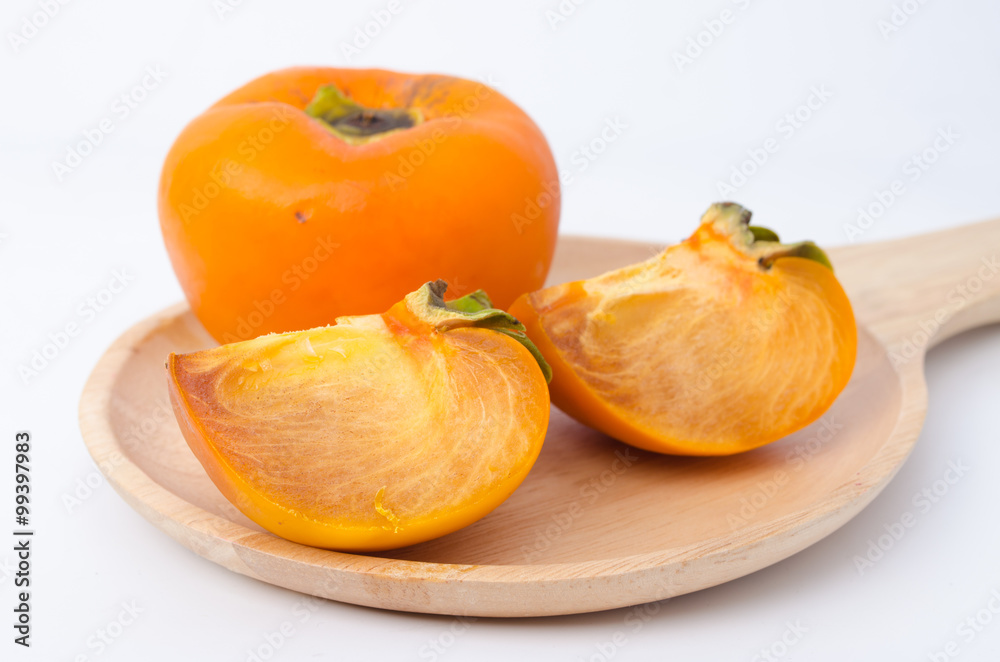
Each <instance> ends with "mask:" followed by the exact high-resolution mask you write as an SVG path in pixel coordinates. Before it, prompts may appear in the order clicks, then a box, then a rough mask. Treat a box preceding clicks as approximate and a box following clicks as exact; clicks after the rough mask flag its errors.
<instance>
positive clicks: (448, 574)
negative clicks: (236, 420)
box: [80, 220, 1000, 616]
mask: <svg viewBox="0 0 1000 662" xmlns="http://www.w3.org/2000/svg"><path fill="white" fill-rule="evenodd" d="M652 250H653V247H652V246H650V245H647V244H641V243H633V242H622V241H612V240H598V239H586V238H578V237H562V238H561V240H560V244H559V249H558V251H557V255H556V261H555V265H554V267H553V270H552V274H551V276H550V282H562V281H566V280H571V279H577V278H582V277H587V276H592V275H595V274H597V273H600V272H603V271H606V270H608V269H611V268H614V267H618V266H621V265H624V264H628V263H630V262H634V261H637V260H640V259H645V258H646V257H648V256H649V255H651V251H652ZM830 253H831V257H832V259H833V262H834V265H835V266H836V268H837V273H838V276H839V277H840V278H841V281H842V282H843V283H844V285H845V288H846V289H847V291H848V293H849V294H850V296H851V299H852V301H853V303H854V305H855V310H856V313H857V316H858V319H859V323H860V329H859V350H858V362H857V366H856V368H855V371H854V375H853V377H852V379H851V382H850V384H849V385H848V387H847V389H846V390H845V391H844V393H843V394H842V395H841V397H840V398H839V399H838V400H837V402H836V403H835V404H834V405H833V407H832V408H831V410H830V411H829V412H828V413H827V414H826V415H825V416H824V417H823V418H822V419H821V420H820V421H819V422H817V423H815V424H814V425H812V426H810V427H809V428H807V429H805V430H802V431H800V432H798V433H796V434H794V435H792V436H790V437H787V438H785V439H783V440H781V441H779V442H776V443H774V444H771V445H770V446H766V447H764V448H761V449H758V450H755V451H752V452H749V453H744V454H742V455H737V456H734V457H728V458H676V457H666V456H657V455H655V454H652V453H647V452H642V451H637V450H634V449H631V448H629V447H627V446H625V445H623V444H620V443H618V442H615V441H613V440H611V439H609V438H607V437H604V436H603V435H601V434H599V433H597V432H594V431H592V430H589V429H588V428H585V427H583V426H581V425H579V424H577V423H576V422H574V421H573V420H571V419H569V418H567V417H566V416H565V415H563V414H562V413H561V412H559V411H558V410H555V409H554V410H553V412H552V421H551V426H550V429H549V434H548V437H547V438H546V442H545V446H544V448H543V450H542V453H541V456H540V457H539V460H538V462H537V464H536V465H535V467H534V469H533V470H532V472H531V474H530V475H529V476H528V478H527V480H526V481H525V482H524V484H523V485H522V486H521V487H520V488H519V489H518V490H517V491H516V492H515V493H514V495H513V496H512V497H511V498H510V499H509V500H508V501H507V502H505V503H504V504H503V505H501V506H500V507H499V508H498V509H497V510H496V511H494V512H493V513H492V514H490V515H488V516H487V517H486V518H484V519H483V520H481V521H479V522H477V523H476V524H474V525H472V526H470V527H468V528H466V529H464V530H461V531H458V532H456V533H453V534H451V535H449V536H446V537H444V538H440V539H438V540H434V541H431V542H428V543H424V544H421V545H416V546H413V547H409V548H406V549H402V550H396V551H394V552H385V553H381V554H377V555H375V554H370V555H356V554H343V553H339V552H332V551H326V550H321V549H314V548H310V547H305V546H302V545H298V544H295V543H291V542H288V541H286V540H282V539H280V538H277V537H275V536H273V535H271V534H269V533H266V532H263V531H262V530H261V529H260V528H259V527H257V526H256V525H255V524H253V523H252V522H250V521H249V520H248V519H246V518H245V517H244V516H243V515H242V514H241V513H239V512H238V511H236V509H235V508H233V507H232V506H231V505H230V504H229V503H228V502H227V501H226V500H225V499H224V498H223V497H222V495H221V494H220V493H219V491H218V490H217V489H216V488H215V486H214V485H213V484H212V482H211V481H210V480H209V479H208V477H207V475H206V474H205V472H204V471H203V470H202V468H201V466H200V465H199V464H198V462H197V460H196V459H195V457H194V456H193V455H192V453H191V452H190V450H189V449H188V447H187V445H186V444H185V442H184V440H183V438H182V437H181V433H180V431H179V430H178V428H177V425H176V423H175V421H174V418H173V414H172V412H171V411H170V405H169V402H168V399H167V392H166V384H165V377H164V371H163V362H164V359H165V358H166V356H167V354H168V353H169V352H187V351H192V350H196V349H201V348H204V347H208V346H211V345H212V344H213V342H212V341H211V339H210V338H209V337H208V336H207V334H206V333H205V332H204V331H203V330H202V328H201V327H200V325H199V324H198V322H197V321H196V320H195V319H194V318H193V317H192V315H191V314H190V312H189V311H188V309H187V307H186V306H185V305H178V306H174V307H172V308H169V309H167V310H165V311H163V312H162V313H160V314H158V315H155V316H154V317H152V318H150V319H148V320H145V321H143V322H141V323H140V324H138V325H136V326H135V327H134V328H132V329H131V330H130V331H128V332H127V333H125V334H124V335H123V336H122V337H121V338H119V339H118V340H117V341H116V342H115V343H114V344H113V345H112V346H111V347H110V348H109V349H108V351H107V352H106V353H105V355H104V356H103V357H102V359H101V360H100V362H99V363H98V364H97V366H96V367H95V369H94V372H93V374H92V375H91V377H90V380H89V381H88V383H87V385H86V387H85V389H84V392H83V396H82V398H81V402H80V426H81V429H82V432H83V438H84V441H85V443H86V444H87V447H88V449H89V450H90V453H91V455H92V456H93V458H94V460H95V461H96V462H97V464H98V466H99V467H100V468H101V470H102V471H103V472H104V474H105V476H106V477H107V479H108V482H109V483H110V484H111V485H113V486H114V488H115V489H116V490H117V491H118V493H119V494H120V495H121V496H122V497H123V498H124V499H125V500H126V501H127V502H128V503H129V505H131V506H132V507H133V508H135V509H136V510H137V511H138V512H139V513H141V514H142V515H143V516H144V517H145V518H146V519H148V520H149V521H150V522H152V523H153V524H154V525H155V526H157V527H158V528H160V529H162V530H163V531H164V532H166V533H167V534H168V535H170V536H171V537H173V538H174V539H176V540H177V541H178V542H180V543H181V544H183V545H184V546H186V547H188V548H189V549H191V550H193V551H194V552H195V553H197V554H200V555H201V556H203V557H205V558H207V559H209V560H211V561H213V562H215V563H217V564H219V565H221V566H223V567H225V568H228V569H230V570H233V571H235V572H239V573H242V574H245V575H247V576H250V577H254V578H256V579H259V580H262V581H266V582H270V583H272V584H276V585H279V586H284V587H287V588H290V589H293V590H296V591H301V592H303V593H309V594H312V595H317V596H321V597H325V598H330V599H333V600H340V601H343V602H350V603H355V604H361V605H369V606H374V607H381V608H386V609H397V610H405V611H416V612H426V613H441V614H455V615H468V616H535V615H549V614H570V613H578V612H588V611H598V610H603V609H611V608H615V607H622V606H627V605H633V604H639V603H643V602H648V601H652V600H659V599H663V598H667V597H670V596H674V595H680V594H683V593H688V592H691V591H696V590H699V589H702V588H707V587H709V586H714V585H717V584H720V583H722V582H726V581H729V580H731V579H735V578H737V577H741V576H743V575H746V574H748V573H751V572H754V571H755V570H758V569H760V568H763V567H765V566H768V565H771V564H773V563H776V562H778V561H780V560H782V559H784V558H787V557H788V556H790V555H792V554H794V553H796V552H798V551H800V550H802V549H804V548H805V547H807V546H809V545H811V544H813V543H815V542H816V541H818V540H820V539H821V538H823V537H824V536H826V535H828V534H830V533H831V532H833V531H834V530H836V529H837V528H838V527H840V526H841V525H842V524H844V523H845V522H847V521H848V520H849V519H850V518H851V517H853V516H854V515H856V514H857V513H858V512H860V511H861V509H862V508H864V507H865V506H866V505H867V504H868V503H869V502H870V501H871V500H872V499H873V498H875V496H876V495H877V494H878V493H879V492H880V491H881V490H882V488H883V487H884V486H885V485H886V483H887V482H888V481H889V480H890V479H891V478H892V476H893V475H894V474H895V473H896V471H897V470H898V468H899V466H900V465H901V464H902V462H903V461H904V460H905V458H906V456H907V455H908V454H909V452H910V450H911V448H912V446H913V444H914V442H915V441H916V439H917V435H918V433H919V431H920V427H921V425H922V423H923V418H924V413H925V410H926V397H927V396H926V390H925V387H924V380H923V356H924V353H925V351H926V349H927V348H928V347H930V346H933V345H934V344H935V343H937V342H940V341H941V340H943V339H944V338H946V337H949V336H951V335H953V334H955V333H958V332H960V331H962V330H965V329H968V328H971V327H973V326H976V325H980V324H986V323H990V322H996V321H1000V273H995V272H994V271H993V270H992V269H995V268H996V267H995V264H996V262H995V261H996V259H998V258H1000V220H998V221H990V222H987V223H980V224H977V225H971V226H965V227H962V228H958V229H953V230H947V231H945V232H941V233H937V234H933V235H925V236H920V237H912V238H908V239H903V240H898V241H893V242H886V243H879V244H870V245H859V246H852V247H846V248H841V249H836V250H833V251H830ZM991 259H992V260H993V262H992V263H991ZM990 264H993V265H994V266H993V267H992V268H991V267H990ZM973 290H975V291H973ZM962 292H964V293H965V294H963V293H962ZM936 316H937V320H935V317H936ZM938 320H943V321H938ZM934 324H938V325H939V327H940V330H939V331H937V332H933V333H930V334H929V333H928V330H931V331H933V327H934ZM796 458H798V459H796ZM138 533H139V534H140V535H141V534H143V533H145V534H148V535H157V534H156V533H155V532H153V531H152V529H150V530H149V531H148V532H138ZM817 571H822V569H817Z"/></svg>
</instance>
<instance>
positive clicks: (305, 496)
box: [167, 303, 549, 551]
mask: <svg viewBox="0 0 1000 662" xmlns="http://www.w3.org/2000/svg"><path fill="white" fill-rule="evenodd" d="M303 350H304V351H305V354H302V351H303ZM265 363H266V366H267V367H264V366H265ZM328 364H336V365H333V366H332V367H330V368H329V369H327V370H326V371H325V372H324V368H325V367H327V366H328ZM167 376H168V389H169V393H170V398H171V402H172V405H173V408H174V413H175V415H176V417H177V420H178V423H179V424H180V428H181V431H182V433H183V435H184V437H185V439H186V441H187V442H188V445H189V446H190V448H191V449H192V451H193V452H194V454H195V456H196V457H197V458H198V460H199V461H200V462H201V464H202V466H203V467H204V468H205V470H206V472H207V473H208V475H209V477H210V478H211V479H212V481H213V483H215V485H216V486H217V487H218V488H219V490H220V491H221V492H222V493H223V495H224V496H225V497H226V498H227V499H228V500H229V501H230V502H231V503H233V504H234V505H235V506H236V507H237V508H239V509H240V511H242V512H243V513H244V514H245V515H247V516H248V517H249V518H250V519H252V520H253V521H255V522H256V523H258V524H259V525H261V526H262V527H264V528H265V529H267V530H268V531H270V532H272V533H275V534H276V535H279V536H281V537H283V538H286V539H288V540H291V541H294V542H298V543H302V544H306V545H311V546H315V547H324V548H329V549H337V550H342V551H381V550H387V549H395V548H399V547H404V546H408V545H412V544H416V543H420V542H423V541H426V540H430V539H433V538H437V537H439V536H442V535H445V534H447V533H451V532H452V531H455V530H457V529H460V528H462V527H464V526H467V525H469V524H472V523H473V522H475V521H477V520H479V519H481V518H482V517H484V516H485V515H487V514H488V513H489V512H491V511H492V510H493V509H495V508H496V507H497V506H499V505H500V504H501V503H502V502H503V501H505V500H506V499H507V498H508V497H509V496H510V494H511V493H512V492H513V491H514V490H515V489H516V488H517V487H518V486H519V485H520V484H521V482H522V481H523V480H524V478H525V477H526V476H527V474H528V472H529V471H530V469H531V467H532V465H533V464H534V462H535V460H536V459H537V457H538V454H539V452H540V450H541V447H542V443H543V441H544V439H545V432H546V428H547V424H548V417H549V400H548V389H547V385H546V380H545V376H544V375H543V371H542V370H540V369H539V367H538V363H537V361H536V358H535V357H534V356H533V355H532V354H531V352H530V351H529V350H528V349H526V348H525V346H524V345H523V344H522V343H521V342H518V341H517V340H514V339H512V338H511V337H509V336H507V335H504V334H502V333H498V332H496V331H494V330H492V329H485V328H476V327H464V328H448V329H446V330H443V329H439V328H435V327H434V326H433V325H432V324H429V323H428V321H427V320H426V319H424V318H422V317H421V316H420V312H419V311H418V312H417V314H416V315H415V314H414V313H413V310H412V309H409V308H407V306H406V304H405V303H401V304H397V305H396V306H393V308H392V309H390V310H389V311H388V312H386V313H384V314H383V315H367V316H358V317H349V318H342V319H341V320H339V321H338V324H337V325H335V326H331V327H325V328H317V329H311V330H308V331H302V332H290V333H286V334H280V335H279V334H275V335H269V336H262V337H260V338H256V339H253V340H250V341H244V342H240V343H234V344H231V345H224V346H222V347H217V348H214V349H211V350H206V351H204V352H195V353H192V354H184V355H176V354H171V355H170V356H169V358H168V361H167ZM394 396H395V397H394ZM498 402H499V403H506V405H507V406H505V407H502V408H492V409H491V408H490V407H489V405H490V403H494V404H496V403H498ZM411 414H412V416H411ZM465 425H472V426H474V427H472V428H469V427H464V426H465ZM491 433H492V434H491ZM331 495H332V496H331ZM331 513H332V514H331Z"/></svg>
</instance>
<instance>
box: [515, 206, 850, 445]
mask: <svg viewBox="0 0 1000 662" xmlns="http://www.w3.org/2000/svg"><path fill="white" fill-rule="evenodd" d="M749 221H750V212H749V211H747V210H745V209H743V208H742V207H740V206H739V205H736V204H732V203H721V204H717V205H713V206H712V207H711V208H710V209H709V211H708V212H707V213H706V214H705V215H704V216H703V218H702V223H701V226H700V227H699V228H698V230H697V231H696V232H695V233H694V234H693V235H692V236H691V237H690V238H688V239H687V240H685V241H684V242H682V243H680V244H677V245H674V246H671V247H669V248H667V249H666V250H664V251H663V252H662V253H660V254H659V255H657V256H655V257H652V258H651V259H649V260H647V261H645V262H641V263H639V264H634V265H631V266H627V267H625V268H622V269H619V270H616V271H612V272H609V273H606V274H604V275H601V276H598V277H596V278H592V279H590V280H584V281H576V282H571V283H566V284H563V285H557V286H555V287H549V288H546V289H543V290H539V291H537V292H533V293H531V294H528V295H525V296H522V297H521V298H519V299H518V300H517V301H516V302H515V304H514V305H513V306H512V307H511V309H510V312H511V314H513V315H514V316H515V317H517V318H518V320H520V321H521V322H522V323H523V324H524V325H525V327H526V328H527V330H528V335H529V336H530V337H531V338H532V339H533V340H534V341H535V344H536V345H537V346H538V348H539V350H541V352H542V354H543V355H544V356H545V359H546V360H547V361H548V363H549V364H550V365H551V367H552V371H553V378H552V383H551V385H550V391H551V395H552V402H553V404H555V405H556V406H557V407H559V408H560V409H562V410H563V411H565V412H566V413H568V414H570V415H571V416H573V417H574V418H576V419H577V420H579V421H581V422H583V423H585V424H587V425H589V426H591V427H594V428H596V429H598V430H601V431H602V432H604V433H606V434H608V435H610V436H612V437H615V438H617V439H620V440H621V441H624V442H627V443H629V444H632V445H633V446H637V447H639V448H644V449H647V450H651V451H655V452H660V453H670V454H678V455H727V454H732V453H737V452H740V451H745V450H749V449H752V448H756V447H758V446H762V445H764V444H767V443H770V442H773V441H775V440H777V439H780V438H782V437H784V436H786V435H788V434H791V433H792V432H794V431H796V430H798V429H800V428H802V427H805V426H806V425H808V424H809V423H811V422H812V421H814V420H816V419H817V418H819V417H820V416H821V415H822V414H823V413H824V412H825V411H826V410H827V409H828V408H829V406H830V405H831V404H832V403H833V401H834V399H836V397H837V395H838V394H839V393H840V392H841V390H843V388H844V386H845V385H846V384H847V381H848V379H849V378H850V375H851V371H852V370H853V367H854V359H855V354H856V350H857V330H856V326H855V321H854V315H853V312H852V310H851V305H850V302H849V301H848V299H847V296H846V294H845V293H844V291H843V289H842V288H841V286H840V284H839V283H838V282H837V279H836V277H835V276H834V273H833V269H832V266H831V265H830V263H829V261H828V259H827V258H826V256H825V254H824V253H823V252H822V251H821V250H820V249H819V248H817V247H816V246H815V245H814V244H812V243H811V242H803V243H800V244H790V245H789V244H781V243H779V241H778V237H777V235H775V234H774V233H773V232H771V231H770V230H767V229H765V228H757V227H751V226H750V225H749Z"/></svg>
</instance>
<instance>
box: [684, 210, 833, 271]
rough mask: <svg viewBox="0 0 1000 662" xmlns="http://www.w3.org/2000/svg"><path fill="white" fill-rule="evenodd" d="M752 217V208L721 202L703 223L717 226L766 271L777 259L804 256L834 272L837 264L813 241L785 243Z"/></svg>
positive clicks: (707, 215) (708, 212)
mask: <svg viewBox="0 0 1000 662" xmlns="http://www.w3.org/2000/svg"><path fill="white" fill-rule="evenodd" d="M751 216H752V214H751V212H750V210H749V209H745V208H743V207H741V206H740V205H738V204H736V203H735V202H717V203H715V204H714V205H712V206H711V207H709V208H708V211H707V212H705V215H704V216H702V222H703V223H705V222H711V223H714V224H715V226H716V227H717V228H720V229H721V230H722V231H723V232H725V233H726V234H728V235H729V236H730V237H732V241H733V243H734V244H737V245H739V246H740V247H741V248H742V249H743V250H744V251H745V252H747V253H749V254H750V255H751V256H752V257H755V258H757V261H758V262H759V263H760V265H761V266H762V267H763V268H765V269H770V268H771V265H772V264H774V261H775V260H778V259H780V258H783V257H803V258H806V259H807V260H813V261H814V262H819V263H820V264H822V265H823V266H825V267H826V268H828V269H829V270H830V271H833V264H831V263H830V258H829V257H827V255H826V253H824V252H823V249H822V248H820V247H819V246H817V245H816V244H814V243H813V242H811V241H800V242H798V243H795V244H782V243H780V241H779V240H778V235H777V233H775V232H774V231H773V230H771V229H769V228H765V227H763V226H759V225H750V217H751Z"/></svg>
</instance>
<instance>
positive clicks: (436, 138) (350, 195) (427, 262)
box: [159, 68, 560, 342]
mask: <svg viewBox="0 0 1000 662" xmlns="http://www.w3.org/2000/svg"><path fill="white" fill-rule="evenodd" d="M559 202H560V196H559V178H558V172H557V170H556V165H555V161H554V159H553V157H552V153H551V151H550V149H549V147H548V143H547V142H546V140H545V137H544V136H543V135H542V133H541V131H540V130H539V129H538V127H537V126H536V125H535V123H534V122H533V121H532V120H531V118H530V117H528V115H527V114H526V113H525V112H524V111H523V110H521V109H520V108H519V107H518V106H517V105H515V104H514V103H513V102H512V101H510V100H509V99H507V98H506V97H504V96H503V95H502V94H500V93H499V92H497V91H496V90H494V89H492V88H490V87H489V86H487V85H485V84H482V83H478V82H474V81H468V80H463V79H460V78H452V77H448V76H439V75H426V76H424V75H410V74H401V73H394V72H390V71H382V70H373V69H370V70H363V69H357V70H355V69H331V68H293V69H285V70H281V71H276V72H273V73H270V74H268V75H266V76H263V77H261V78H258V79H256V80H254V81H252V82H250V83H248V84H247V85H245V86H243V87H242V88H240V89H239V90H236V91H235V92H233V93H232V94H230V95H228V96H227V97H225V98H223V99H222V100H220V101H219V102H217V103H216V104H215V105H213V106H212V107H211V108H209V109H208V110H206V111H205V112H204V113H203V114H201V115H199V116H198V117H196V118H195V119H194V120H193V121H192V122H191V123H190V124H188V125H187V127H186V128H184V130H183V131H182V132H181V134H180V135H179V136H178V138H177V140H176V141H175V143H174V145H173V147H172V148H171V150H170V152H169V154H168V155H167V158H166V160H165V163H164V165H163V171H162V175H161V178H160V186H159V216H160V225H161V229H162V232H163V237H164V241H165V243H166V246H167V251H168V253H169V255H170V260H171V263H172V265H173V267H174V271H175V272H176V274H177V277H178V279H179V281H180V283H181V286H182V288H183V290H184V293H185V295H186V296H187V299H188V301H189V302H190V304H191V308H192V310H193V311H194V313H195V315H196V316H197V317H198V319H199V320H201V322H202V324H203V325H204V326H205V328H206V329H207V330H208V331H209V333H211V334H212V336H213V337H215V339H216V340H218V341H220V342H234V341H236V340H247V339H250V338H253V337H256V336H258V335H261V334H264V333H269V332H284V331H299V330H302V329H308V328H312V327H316V326H322V325H325V324H329V323H331V322H332V321H333V320H334V319H335V318H337V317H339V316H344V315H360V314H369V313H378V312H381V311H384V310H386V309H387V308H388V307H389V306H391V305H392V304H393V303H395V302H396V301H399V299H400V298H402V297H403V296H404V295H405V294H406V293H408V292H410V291H413V290H415V289H417V288H418V287H420V286H421V285H422V284H423V283H425V282H427V281H431V280H436V279H439V278H441V279H445V280H447V281H448V282H449V283H450V284H451V292H450V294H451V295H453V296H461V295H464V294H467V293H469V292H471V291H472V290H475V289H479V288H482V289H485V290H486V291H488V292H490V293H491V295H492V296H493V299H494V302H495V303H496V305H498V306H500V307H501V308H503V307H506V306H508V305H510V303H511V302H513V301H514V299H515V298H516V297H517V296H519V295H520V294H522V293H524V292H528V291H531V290H534V289H537V288H539V287H541V286H542V284H543V283H544V281H545V277H546V274H547V273H548V270H549V265H550V262H551V260H552V254H553V251H554V249H555V242H556V234H557V231H558V224H559Z"/></svg>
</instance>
